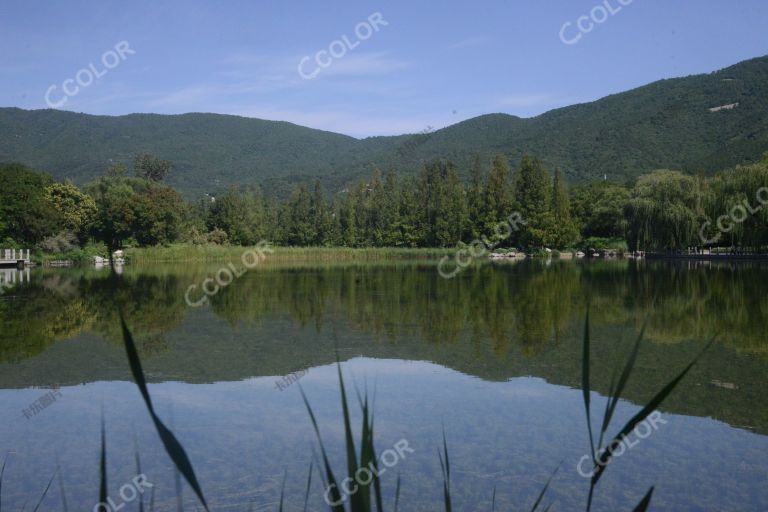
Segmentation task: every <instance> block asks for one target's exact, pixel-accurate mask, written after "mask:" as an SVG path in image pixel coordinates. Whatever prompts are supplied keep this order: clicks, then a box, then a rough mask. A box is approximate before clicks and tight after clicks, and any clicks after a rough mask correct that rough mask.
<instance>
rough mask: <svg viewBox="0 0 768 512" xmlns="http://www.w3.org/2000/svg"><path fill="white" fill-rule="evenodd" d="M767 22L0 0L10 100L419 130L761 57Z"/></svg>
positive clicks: (617, 0)
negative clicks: (118, 47) (211, 113)
mask: <svg viewBox="0 0 768 512" xmlns="http://www.w3.org/2000/svg"><path fill="white" fill-rule="evenodd" d="M623 4H625V5H623ZM601 6H602V7H601ZM376 13H379V14H378V15H377V14H376ZM590 14H591V17H592V18H593V19H595V20H598V21H601V23H595V22H594V21H592V20H590V19H589V16H590ZM371 15H373V16H374V17H373V19H372V21H373V23H372V22H371V21H367V20H368V19H369V17H370V16H371ZM581 16H587V17H588V18H583V19H581V21H579V18H580V17H581ZM766 19H768V1H766V0H670V1H662V0H634V1H631V0H602V1H598V0H526V1H520V0H517V1H516V0H499V1H496V0H479V1H477V0H476V1H472V2H469V1H466V2H460V1H452V0H442V1H439V2H437V1H435V2H426V1H418V0H408V1H400V0H387V1H381V0H379V1H367V0H354V1H351V0H343V1H332V0H331V1H325V2H320V1H317V0H314V1H298V0H276V1H223V0H221V1H216V2H214V1H210V2H202V1H193V0H183V1H180V0H179V1H176V0H174V1H157V0H154V1H146V2H144V1H133V0H132V1H130V2H111V1H104V0H101V1H93V2H85V1H54V0H50V1H37V0H23V1H9V0H0V106H17V107H22V108H29V109H38V108H46V106H47V103H46V94H48V101H49V102H50V103H51V104H53V105H58V108H61V109H65V110H73V111H78V112H87V113H91V114H108V115H116V114H126V113H132V112H156V113H167V114H175V113H184V112H217V113H227V114H238V115H243V116H249V117H259V118H264V119H275V120H285V121H291V122H294V123H298V124H302V125H306V126H311V127H314V128H321V129H326V130H331V131H336V132H341V133H346V134H350V135H354V136H359V137H362V136H369V135H388V134H397V133H404V132H418V131H421V130H424V129H426V128H427V127H428V126H431V127H434V128H440V127H443V126H446V125H449V124H453V123H455V122H458V121H461V120H464V119H467V118H470V117H474V116H476V115H480V114H485V113H491V112H506V113H509V114H515V115H519V116H523V117H529V116H533V115H537V114H540V113H542V112H545V111H547V110H550V109H552V108H555V107H559V106H564V105H569V104H573V103H578V102H585V101H591V100H594V99H597V98H600V97H602V96H605V95H608V94H612V93H615V92H621V91H623V90H626V89H630V88H633V87H636V86H639V85H643V84H646V83H648V82H651V81H654V80H658V79H660V78H670V77H676V76H684V75H689V74H695V73H702V72H709V71H714V70H717V69H720V68H723V67H726V66H728V65H731V64H734V63H736V62H738V61H741V60H744V59H748V58H752V57H757V56H761V55H764V54H767V53H768V35H766V28H765V20H766ZM568 22H570V24H569V25H565V24H566V23H568ZM374 25H375V26H374ZM564 25H565V27H564ZM579 26H581V28H582V29H583V30H580V28H579ZM590 28H591V30H590ZM343 36H346V41H344V40H343ZM577 39H578V40H577ZM334 41H341V42H339V43H333V42H334ZM564 41H568V42H570V43H571V44H566V43H565V42H564ZM121 42H122V43H123V44H122V46H121V49H122V51H121V52H118V51H115V46H116V45H119V44H120V43H121ZM126 45H127V46H126ZM347 46H350V47H352V48H348V47H347ZM329 47H330V49H329ZM126 48H127V49H126ZM322 50H325V52H327V53H322V54H320V56H319V58H318V59H316V55H317V53H318V52H319V51H322ZM331 54H333V55H335V57H334V56H332V55H331ZM305 56H306V57H308V59H305V60H304V62H303V65H302V68H301V74H304V75H305V76H314V78H310V79H305V78H302V76H301V74H300V72H299V63H300V62H301V61H302V59H303V58H304V57H305ZM318 62H320V63H321V64H322V65H323V66H325V67H320V66H319V65H318ZM91 64H93V68H92V69H89V66H90V65H91ZM83 69H85V70H86V71H84V72H80V70H83ZM318 71H319V72H318ZM316 72H317V73H316ZM67 80H70V82H68V83H66V84H65V81H67ZM78 82H79V83H78ZM65 91H66V92H65Z"/></svg>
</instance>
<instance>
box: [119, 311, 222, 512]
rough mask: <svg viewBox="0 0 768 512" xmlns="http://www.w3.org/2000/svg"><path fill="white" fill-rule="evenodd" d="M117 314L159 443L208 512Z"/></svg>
mask: <svg viewBox="0 0 768 512" xmlns="http://www.w3.org/2000/svg"><path fill="white" fill-rule="evenodd" d="M119 314H120V325H121V327H122V331H123V341H124V343H123V344H124V345H125V353H126V355H127V357H128V363H129V365H130V367H131V373H132V374H133V378H134V380H135V381H136V385H137V386H138V388H139V392H140V393H141V396H142V398H144V403H145V404H146V406H147V410H148V411H149V415H150V416H151V418H152V422H153V423H154V424H155V428H156V429H157V433H158V435H159V436H160V441H162V443H163V446H164V447H165V451H166V453H168V456H169V457H170V458H171V460H172V461H173V463H174V465H175V466H176V468H178V470H179V471H180V472H181V474H182V475H183V476H184V479H185V480H186V481H187V483H188V484H189V486H190V487H192V490H193V491H194V492H195V494H196V495H197V498H198V499H199V500H200V502H201V503H202V504H203V507H204V508H205V510H206V511H207V512H209V508H208V503H207V502H206V500H205V496H204V495H203V490H202V488H201V487H200V484H199V483H198V481H197V475H196V474H195V470H194V468H193V467H192V463H191V462H190V460H189V457H188V456H187V452H186V451H185V450H184V447H183V446H182V445H181V443H180V442H179V441H178V439H176V436H175V435H174V434H173V432H171V431H170V430H169V429H168V427H166V426H165V424H164V423H163V422H162V421H161V420H160V418H159V417H158V416H157V413H155V408H154V405H153V404H152V398H151V397H150V395H149V389H148V388H147V381H146V379H145V378H144V370H143V369H142V367H141V360H140V359H139V353H138V351H137V350H136V344H135V343H134V341H133V336H132V335H131V332H130V331H129V330H128V326H127V325H126V323H125V318H123V312H122V310H121V311H119Z"/></svg>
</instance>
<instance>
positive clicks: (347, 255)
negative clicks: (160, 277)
mask: <svg viewBox="0 0 768 512" xmlns="http://www.w3.org/2000/svg"><path fill="white" fill-rule="evenodd" d="M248 249H249V248H248V247H240V246H231V245H212V244H211V245H187V244H176V245H170V246H156V247H141V248H131V249H126V251H125V254H126V258H127V259H128V260H129V261H130V262H131V263H158V262H178V261H202V262H206V261H209V262H217V261H230V260H232V261H239V260H240V258H241V256H242V255H243V253H244V252H245V251H246V250H248ZM272 249H273V251H274V252H272V253H267V254H266V260H265V263H269V262H301V261H317V262H338V261H381V260H413V259H433V258H436V257H440V256H444V255H446V254H453V253H454V252H455V251H456V249H454V248H447V249H422V248H396V247H366V248H350V247H276V246H273V247H272Z"/></svg>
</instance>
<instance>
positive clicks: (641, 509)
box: [632, 487, 653, 512]
mask: <svg viewBox="0 0 768 512" xmlns="http://www.w3.org/2000/svg"><path fill="white" fill-rule="evenodd" d="M652 496H653V487H651V488H650V489H649V490H648V492H647V493H646V494H645V497H644V498H643V499H642V500H641V501H640V503H638V504H637V506H636V507H635V508H634V509H633V510H632V512H645V511H646V510H648V506H650V504H651V497H652Z"/></svg>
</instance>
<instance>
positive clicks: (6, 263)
mask: <svg viewBox="0 0 768 512" xmlns="http://www.w3.org/2000/svg"><path fill="white" fill-rule="evenodd" d="M31 261H32V260H30V258H29V249H27V250H26V251H25V250H24V249H0V267H6V268H7V267H16V268H24V267H26V266H28V265H29V264H30V263H31Z"/></svg>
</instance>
